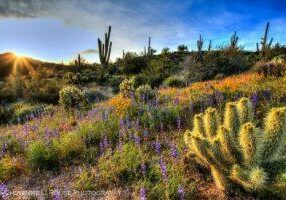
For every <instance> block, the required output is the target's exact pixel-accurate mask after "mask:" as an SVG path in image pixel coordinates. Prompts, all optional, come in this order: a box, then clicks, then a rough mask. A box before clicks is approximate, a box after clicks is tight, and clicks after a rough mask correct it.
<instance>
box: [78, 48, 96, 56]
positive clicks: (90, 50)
mask: <svg viewBox="0 0 286 200" xmlns="http://www.w3.org/2000/svg"><path fill="white" fill-rule="evenodd" d="M97 53H98V50H97V49H86V50H84V51H81V52H79V54H83V55H90V54H97Z"/></svg>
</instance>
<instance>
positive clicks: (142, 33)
mask: <svg viewBox="0 0 286 200" xmlns="http://www.w3.org/2000/svg"><path fill="white" fill-rule="evenodd" d="M285 10H286V0H280V1H279V0H240V1H239V0H0V52H6V51H13V52H16V53H17V54H20V55H25V56H30V57H34V58H37V59H41V60H44V61H51V62H62V61H64V62H69V61H70V60H72V59H74V58H75V56H76V55H77V54H78V53H81V54H82V56H83V57H84V58H86V59H87V60H88V61H89V62H98V61H99V59H98V52H97V49H98V48H97V38H98V37H100V38H103V36H104V33H105V32H106V31H107V29H108V25H111V26H112V32H111V40H112V42H113V48H112V53H111V58H112V60H115V59H116V58H117V57H121V56H122V51H123V50H125V51H136V52H138V53H139V52H141V51H143V49H144V46H147V45H148V44H147V43H148V37H149V36H150V37H151V38H152V47H153V48H155V49H157V50H158V51H161V49H162V48H164V47H169V48H170V49H171V50H175V49H176V47H177V46H178V45H180V44H185V45H187V46H188V48H189V49H191V50H192V49H196V41H197V39H198V38H199V35H202V37H203V38H204V42H205V43H204V48H207V46H208V41H209V40H212V42H213V46H214V47H218V46H221V45H227V44H228V43H229V38H230V36H231V35H232V33H233V32H234V31H237V34H238V36H239V42H238V43H239V45H240V46H241V47H243V48H244V49H246V50H254V49H255V48H256V43H257V42H259V41H260V38H261V37H262V34H263V32H264V28H265V25H266V23H267V22H268V21H269V22H270V35H271V37H273V38H274V42H279V43H282V44H285V43H286V12H285Z"/></svg>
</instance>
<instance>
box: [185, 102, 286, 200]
mask: <svg viewBox="0 0 286 200" xmlns="http://www.w3.org/2000/svg"><path fill="white" fill-rule="evenodd" d="M252 110H253V108H252V104H251V102H250V100H249V99H247V98H242V99H240V100H239V101H238V102H230V103H228V104H227V105H226V110H225V113H224V119H223V121H222V122H221V121H220V119H219V114H218V113H217V111H216V109H214V108H208V109H207V110H206V111H205V113H201V114H198V115H196V116H195V117H194V128H193V130H192V131H186V132H185V135H184V141H185V143H186V144H187V146H188V147H189V149H190V153H189V155H190V156H191V157H192V158H194V160H195V161H197V162H198V163H199V164H201V165H203V166H205V167H207V168H209V169H210V170H211V173H212V176H213V179H214V181H215V183H216V185H217V187H219V188H220V189H223V190H226V189H228V188H229V187H230V186H232V185H236V184H238V185H241V186H242V187H244V188H245V189H246V190H250V191H256V192H257V191H267V192H274V193H277V194H278V193H279V194H280V195H281V194H282V195H286V157H285V153H286V149H285V144H286V107H282V108H273V109H272V110H271V111H270V112H269V113H268V114H267V116H266V118H265V123H264V128H263V129H261V128H258V127H256V126H255V123H254V122H253V121H254V120H253V118H254V117H253V112H252Z"/></svg>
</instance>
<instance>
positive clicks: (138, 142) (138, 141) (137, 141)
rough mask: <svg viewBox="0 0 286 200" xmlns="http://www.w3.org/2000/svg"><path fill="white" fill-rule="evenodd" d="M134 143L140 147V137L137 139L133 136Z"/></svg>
mask: <svg viewBox="0 0 286 200" xmlns="http://www.w3.org/2000/svg"><path fill="white" fill-rule="evenodd" d="M134 142H135V144H136V145H137V146H140V137H138V136H137V135H134Z"/></svg>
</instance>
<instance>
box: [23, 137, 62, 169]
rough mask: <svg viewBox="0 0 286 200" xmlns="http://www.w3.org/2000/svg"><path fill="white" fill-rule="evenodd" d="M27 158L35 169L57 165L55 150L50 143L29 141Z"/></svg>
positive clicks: (51, 167)
mask: <svg viewBox="0 0 286 200" xmlns="http://www.w3.org/2000/svg"><path fill="white" fill-rule="evenodd" d="M27 160H28V162H29V164H30V165H31V166H32V167H33V168H35V169H53V168H56V167H57V166H58V161H59V159H58V155H57V152H56V151H55V150H54V148H53V147H52V146H51V145H50V144H45V143H44V142H42V141H35V142H31V143H30V144H29V145H28V148H27Z"/></svg>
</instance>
